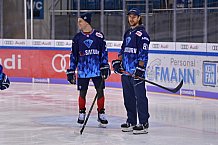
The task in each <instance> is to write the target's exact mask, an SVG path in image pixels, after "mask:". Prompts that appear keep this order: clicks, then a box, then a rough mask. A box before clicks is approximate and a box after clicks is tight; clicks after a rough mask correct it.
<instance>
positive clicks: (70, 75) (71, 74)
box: [66, 69, 76, 85]
mask: <svg viewBox="0 0 218 145" xmlns="http://www.w3.org/2000/svg"><path fill="white" fill-rule="evenodd" d="M66 74H67V80H68V82H69V83H71V84H73V85H75V84H76V74H75V71H74V70H72V69H67V72H66Z"/></svg>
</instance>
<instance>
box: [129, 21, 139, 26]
mask: <svg viewBox="0 0 218 145" xmlns="http://www.w3.org/2000/svg"><path fill="white" fill-rule="evenodd" d="M129 25H130V26H131V27H136V26H137V25H138V22H135V21H129Z"/></svg>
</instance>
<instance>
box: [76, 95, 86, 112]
mask: <svg viewBox="0 0 218 145" xmlns="http://www.w3.org/2000/svg"><path fill="white" fill-rule="evenodd" d="M78 101H79V110H82V109H85V108H86V100H85V99H84V98H82V97H81V96H79V99H78Z"/></svg>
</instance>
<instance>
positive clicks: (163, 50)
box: [0, 39, 218, 99]
mask: <svg viewBox="0 0 218 145" xmlns="http://www.w3.org/2000/svg"><path fill="white" fill-rule="evenodd" d="M121 43H122V42H120V41H107V48H108V52H109V62H110V63H111V61H112V60H113V59H116V58H117V54H118V52H119V50H120V46H121ZM70 50H71V41H70V40H24V39H13V40H12V39H0V63H1V64H2V65H3V67H4V71H5V73H6V74H7V75H8V76H9V77H10V79H11V81H16V82H33V83H62V84H65V83H68V82H67V81H66V74H65V71H66V69H67V68H68V66H69V54H70ZM147 79H148V80H150V81H153V82H156V83H158V84H161V85H163V86H166V87H171V88H174V87H175V86H176V85H177V84H178V83H179V82H180V81H181V80H183V81H184V85H183V87H182V89H181V90H180V92H178V94H182V95H188V96H198V97H207V98H215V99H218V44H212V43H179V42H176V43H174V42H152V43H151V44H150V47H149V62H148V67H147ZM106 84H107V86H111V87H121V83H120V76H119V75H117V74H113V73H112V75H111V76H110V78H109V79H108V80H107V81H106ZM147 89H148V90H149V91H155V92H165V93H168V92H167V91H165V90H162V89H160V88H157V87H155V86H152V85H150V84H147Z"/></svg>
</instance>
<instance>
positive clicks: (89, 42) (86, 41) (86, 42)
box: [83, 39, 93, 48]
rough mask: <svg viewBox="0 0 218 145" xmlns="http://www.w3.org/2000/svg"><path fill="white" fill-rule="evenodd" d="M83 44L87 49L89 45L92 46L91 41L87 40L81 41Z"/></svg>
mask: <svg viewBox="0 0 218 145" xmlns="http://www.w3.org/2000/svg"><path fill="white" fill-rule="evenodd" d="M83 43H84V44H85V45H86V46H87V47H88V48H90V47H91V45H92V43H93V40H91V39H87V40H85V41H83Z"/></svg>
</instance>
